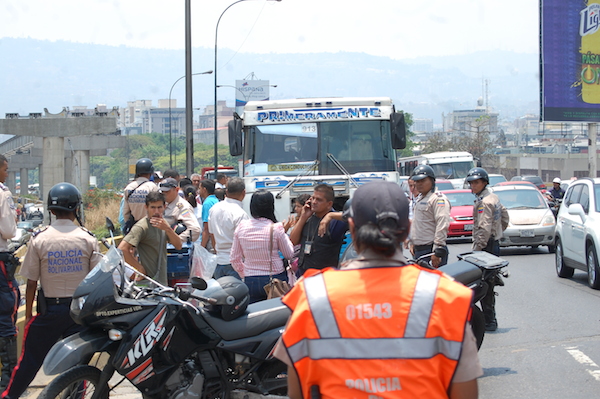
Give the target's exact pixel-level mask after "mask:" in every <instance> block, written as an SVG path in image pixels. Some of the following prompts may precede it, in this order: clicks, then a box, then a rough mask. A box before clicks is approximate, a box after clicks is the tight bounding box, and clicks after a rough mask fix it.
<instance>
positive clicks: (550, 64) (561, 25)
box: [540, 0, 600, 122]
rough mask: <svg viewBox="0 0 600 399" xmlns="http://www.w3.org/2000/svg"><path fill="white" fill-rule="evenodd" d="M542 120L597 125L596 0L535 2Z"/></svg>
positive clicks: (599, 53)
mask: <svg viewBox="0 0 600 399" xmlns="http://www.w3.org/2000/svg"><path fill="white" fill-rule="evenodd" d="M540 33H541V34H540V58H541V59H540V62H541V70H540V72H541V99H540V107H541V120H542V121H558V122H567V121H573V122H599V121H600V0H587V1H586V0H540Z"/></svg>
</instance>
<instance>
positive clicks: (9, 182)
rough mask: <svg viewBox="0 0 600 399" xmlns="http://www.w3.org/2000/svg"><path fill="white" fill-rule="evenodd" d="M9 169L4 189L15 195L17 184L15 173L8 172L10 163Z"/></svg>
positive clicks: (12, 171)
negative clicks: (6, 188)
mask: <svg viewBox="0 0 600 399" xmlns="http://www.w3.org/2000/svg"><path fill="white" fill-rule="evenodd" d="M8 167H9V171H8V177H7V178H6V182H5V184H6V187H8V189H9V190H10V192H11V193H13V195H14V193H15V186H16V184H17V172H15V171H14V170H10V163H9V164H8Z"/></svg>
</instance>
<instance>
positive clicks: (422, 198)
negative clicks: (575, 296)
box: [0, 156, 560, 398]
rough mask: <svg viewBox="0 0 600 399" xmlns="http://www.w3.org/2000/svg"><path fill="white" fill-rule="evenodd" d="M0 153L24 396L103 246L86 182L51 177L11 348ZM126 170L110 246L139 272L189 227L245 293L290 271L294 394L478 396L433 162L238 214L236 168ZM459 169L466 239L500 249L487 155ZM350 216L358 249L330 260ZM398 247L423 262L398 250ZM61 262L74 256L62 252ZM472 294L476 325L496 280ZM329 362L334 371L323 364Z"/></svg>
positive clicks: (2, 276) (285, 343)
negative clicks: (46, 221)
mask: <svg viewBox="0 0 600 399" xmlns="http://www.w3.org/2000/svg"><path fill="white" fill-rule="evenodd" d="M7 167H8V161H7V159H6V158H4V157H2V156H0V216H1V218H0V288H1V289H0V292H2V312H1V313H0V361H1V362H2V365H3V367H2V375H1V380H0V387H1V388H3V390H4V392H3V393H2V398H18V397H19V396H20V395H21V394H22V393H23V392H24V391H25V389H26V388H27V386H28V385H29V384H30V382H31V381H32V380H33V378H34V377H35V374H36V373H37V371H38V370H39V368H40V366H41V364H42V361H43V359H44V357H45V355H46V354H47V352H48V351H49V349H50V348H51V347H52V345H53V344H54V343H55V342H56V341H57V340H59V339H60V338H62V337H65V336H67V335H69V334H72V333H74V332H76V331H78V329H79V326H77V325H75V324H74V323H72V320H70V316H69V305H70V301H71V297H72V295H73V292H74V290H75V288H76V287H77V285H78V284H79V283H80V282H81V280H82V279H83V278H84V277H85V275H86V273H87V272H88V271H89V270H91V269H92V268H93V267H94V265H95V264H96V263H97V262H98V261H99V257H98V256H95V255H94V252H97V251H98V242H97V240H96V238H95V237H94V236H93V234H92V233H90V232H89V231H87V230H86V229H85V228H83V227H82V225H81V223H77V224H76V223H75V222H76V221H77V222H79V213H78V212H79V204H80V203H81V194H80V193H79V191H78V190H77V188H76V187H74V186H72V185H70V184H69V183H60V184H58V185H56V186H54V187H53V188H52V189H51V190H50V192H49V195H48V206H47V208H48V210H49V211H50V212H51V213H52V214H53V215H54V217H55V220H54V221H53V222H52V223H51V224H50V226H47V227H45V228H42V229H41V230H39V231H37V232H36V233H35V234H34V236H33V237H32V239H31V243H30V244H29V246H28V249H27V253H26V255H25V258H24V261H23V266H22V269H21V275H22V276H23V277H24V278H25V279H26V280H27V284H26V293H25V304H26V322H27V326H26V333H25V336H24V341H23V342H24V343H23V355H22V356H21V359H20V360H19V361H18V362H17V355H16V334H17V331H16V327H15V322H16V314H17V309H18V305H19V301H20V292H19V289H18V285H17V282H16V280H15V278H14V269H15V267H14V264H15V261H14V259H12V258H10V256H9V255H10V254H9V253H8V247H7V242H8V240H9V239H10V237H11V236H12V235H14V233H15V231H16V226H15V223H16V207H15V205H14V202H13V201H12V196H11V194H10V191H9V190H8V188H7V187H6V186H4V185H3V181H4V180H5V179H6V175H7V172H6V169H7ZM135 171H136V173H135V178H134V180H133V181H132V182H131V183H129V184H128V185H127V187H126V188H125V191H124V196H123V200H122V203H121V212H120V216H119V220H120V222H121V226H122V228H123V232H124V233H125V236H124V238H123V240H122V241H121V243H120V244H119V248H120V249H121V250H122V252H123V254H124V258H125V260H126V261H127V262H128V263H129V264H130V265H132V266H133V267H135V268H136V269H137V270H138V271H139V272H141V273H143V274H145V275H147V276H149V277H151V278H153V279H154V280H156V281H158V282H160V283H162V284H165V285H166V284H167V252H166V244H167V243H170V244H171V245H173V247H175V248H176V249H181V248H182V246H183V244H184V243H186V242H187V243H199V244H200V245H201V246H203V247H204V248H206V249H207V250H209V251H211V252H213V253H215V254H216V259H217V267H216V270H215V272H214V275H213V277H214V278H215V279H218V278H220V277H223V276H233V277H235V278H237V279H240V280H243V281H244V282H245V284H246V285H247V286H248V289H249V301H250V303H253V302H258V301H262V300H265V299H266V298H267V295H266V292H265V289H264V286H265V285H266V284H267V283H269V281H270V280H271V279H273V278H277V279H279V280H282V281H288V276H290V275H293V276H294V279H293V280H295V278H296V277H297V278H298V281H297V282H296V284H295V285H294V287H293V288H292V289H291V291H290V292H289V293H288V294H287V295H286V296H285V297H284V298H283V302H284V303H285V304H286V305H287V306H288V307H289V308H290V309H291V310H292V312H293V313H292V316H291V317H290V319H289V321H288V325H287V326H286V329H285V332H284V333H283V337H282V340H281V341H280V343H279V344H278V346H277V347H276V349H275V356H276V357H278V358H279V359H280V360H282V361H283V362H285V363H286V364H288V366H289V367H288V383H289V395H290V397H291V398H300V397H306V398H308V397H310V395H311V392H313V391H314V387H317V390H320V394H321V395H322V397H354V396H355V394H356V393H357V392H359V391H362V392H363V393H365V392H379V393H382V392H384V391H385V392H388V393H393V392H394V391H403V392H404V393H408V394H409V395H412V396H411V397H417V396H419V397H450V398H475V397H477V382H476V379H477V378H478V377H479V376H481V375H482V370H481V366H480V365H479V361H478V358H477V348H476V345H475V339H474V337H473V333H472V331H471V329H470V328H469V323H468V321H469V317H470V306H471V292H470V290H468V289H467V288H465V287H463V286H461V285H460V284H458V283H455V282H453V281H451V280H450V279H448V278H447V277H446V276H445V275H444V274H443V273H440V272H439V271H437V270H435V269H436V268H438V267H439V266H442V265H444V264H446V263H447V261H448V249H447V244H446V240H447V235H448V227H449V218H450V203H449V201H448V199H447V198H446V197H445V196H444V194H442V193H439V192H437V191H436V188H435V180H436V179H435V174H434V171H433V169H432V168H431V167H429V166H427V165H420V166H418V167H416V168H415V169H414V171H413V173H412V175H411V177H410V180H409V186H410V192H409V193H408V194H406V193H404V191H403V190H402V189H401V188H400V186H399V185H397V184H395V183H391V182H385V181H378V182H371V183H367V184H365V185H362V186H360V187H359V188H358V189H357V190H356V192H355V194H354V196H353V198H352V199H351V200H349V201H348V203H347V205H346V206H345V208H344V210H343V211H336V210H335V209H334V201H335V192H334V190H333V188H332V187H331V186H329V185H327V184H317V185H316V186H314V190H313V192H312V193H310V194H305V195H301V196H298V197H297V198H296V199H295V202H294V204H293V205H294V206H293V210H294V212H293V214H292V215H291V216H290V217H289V218H287V219H286V220H278V219H277V217H276V216H275V198H274V196H273V194H272V193H271V192H269V191H267V190H257V191H256V192H254V193H253V194H252V197H251V199H250V207H249V210H250V212H249V213H250V214H247V213H246V211H245V210H244V208H243V206H242V202H243V201H244V198H245V196H246V187H245V184H244V180H243V179H242V178H239V177H232V178H229V179H228V178H227V176H226V175H224V174H217V176H216V181H213V180H209V179H201V176H199V175H198V174H193V175H191V176H190V177H189V178H187V177H181V176H180V175H179V173H177V171H175V170H167V171H165V172H164V173H163V174H162V175H160V174H158V173H157V172H156V171H155V170H154V165H153V163H152V161H151V160H150V159H147V158H142V159H140V160H139V161H138V162H137V163H136V170H135ZM466 181H467V182H468V183H469V185H470V187H471V191H472V192H473V194H474V196H475V197H474V207H473V224H474V228H473V250H483V251H487V252H490V253H492V254H495V255H498V254H499V245H498V240H499V239H500V238H501V236H502V231H503V230H504V229H505V228H506V226H507V223H508V214H507V212H506V209H505V208H504V207H503V206H502V204H501V203H500V202H499V200H498V197H497V196H495V195H494V194H493V193H492V192H491V191H490V190H488V189H487V185H488V184H489V177H488V174H487V172H486V171H485V170H484V169H482V168H474V169H472V170H471V171H470V172H469V174H468V176H467V178H466ZM559 194H560V193H557V195H559ZM347 231H349V232H350V234H351V237H352V241H353V245H354V247H355V249H356V251H357V253H358V257H357V258H356V259H353V260H351V261H349V262H347V263H345V264H342V265H340V264H339V259H340V250H341V247H342V244H343V242H344V238H345V236H346V233H347ZM405 249H408V251H409V253H410V257H412V258H419V257H424V258H425V260H427V261H429V262H430V265H431V266H432V268H431V269H428V268H423V267H421V266H418V265H416V264H415V262H414V261H410V260H408V259H407V257H405V256H404V253H403V251H404V250H405ZM75 258H76V259H75ZM64 262H67V263H69V262H70V263H69V264H77V265H78V267H76V268H75V267H72V268H64V267H62V268H61V267H57V266H56V265H61V264H66V263H64ZM290 283H292V281H290ZM38 286H39V287H40V289H39V291H38ZM36 292H37V293H36ZM36 295H37V300H38V305H37V314H36V315H34V314H33V311H32V310H33V302H34V299H35V297H36ZM482 306H483V311H484V315H485V318H486V329H487V330H490V331H493V330H495V329H496V328H497V320H496V315H495V309H494V287H493V285H492V286H491V287H490V290H489V292H488V294H487V295H486V298H484V300H483V301H482ZM397 326H402V328H400V329H398V328H397ZM415 340H419V342H420V344H419V345H418V346H417V347H416V348H415V347H414V345H413V344H414V342H416V341H415ZM379 342H381V344H380V343H379ZM384 342H385V345H384V344H383V343H384ZM390 345H391V346H390ZM400 365H401V366H400ZM332 369H335V370H338V372H336V373H333V374H332V373H329V372H328V370H332ZM431 370H437V371H435V372H431ZM415 377H417V378H415ZM369 381H384V382H385V384H384V383H381V384H380V383H379V382H377V383H376V384H374V383H370V382H369ZM369 384H374V385H369ZM382 384H383V385H385V387H383V385H382ZM380 385H381V386H380ZM356 397H359V396H356ZM360 397H363V396H360ZM364 397H366V396H364ZM385 397H394V396H385Z"/></svg>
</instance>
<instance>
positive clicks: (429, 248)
mask: <svg viewBox="0 0 600 399" xmlns="http://www.w3.org/2000/svg"><path fill="white" fill-rule="evenodd" d="M443 248H446V255H444V256H443V257H442V259H441V261H440V266H444V265H445V264H447V263H448V247H447V246H444V247H443ZM432 252H433V244H429V245H415V259H419V257H420V256H423V255H427V254H430V253H432ZM424 260H425V261H426V262H429V261H430V260H431V256H429V257H427V258H424Z"/></svg>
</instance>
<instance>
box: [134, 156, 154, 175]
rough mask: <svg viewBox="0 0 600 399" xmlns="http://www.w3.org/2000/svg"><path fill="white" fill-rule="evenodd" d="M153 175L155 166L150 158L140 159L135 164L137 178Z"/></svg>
mask: <svg viewBox="0 0 600 399" xmlns="http://www.w3.org/2000/svg"><path fill="white" fill-rule="evenodd" d="M152 173H154V165H153V164H152V161H151V160H149V159H148V158H140V159H138V161H137V162H136V163H135V174H136V176H139V175H146V174H152Z"/></svg>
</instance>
